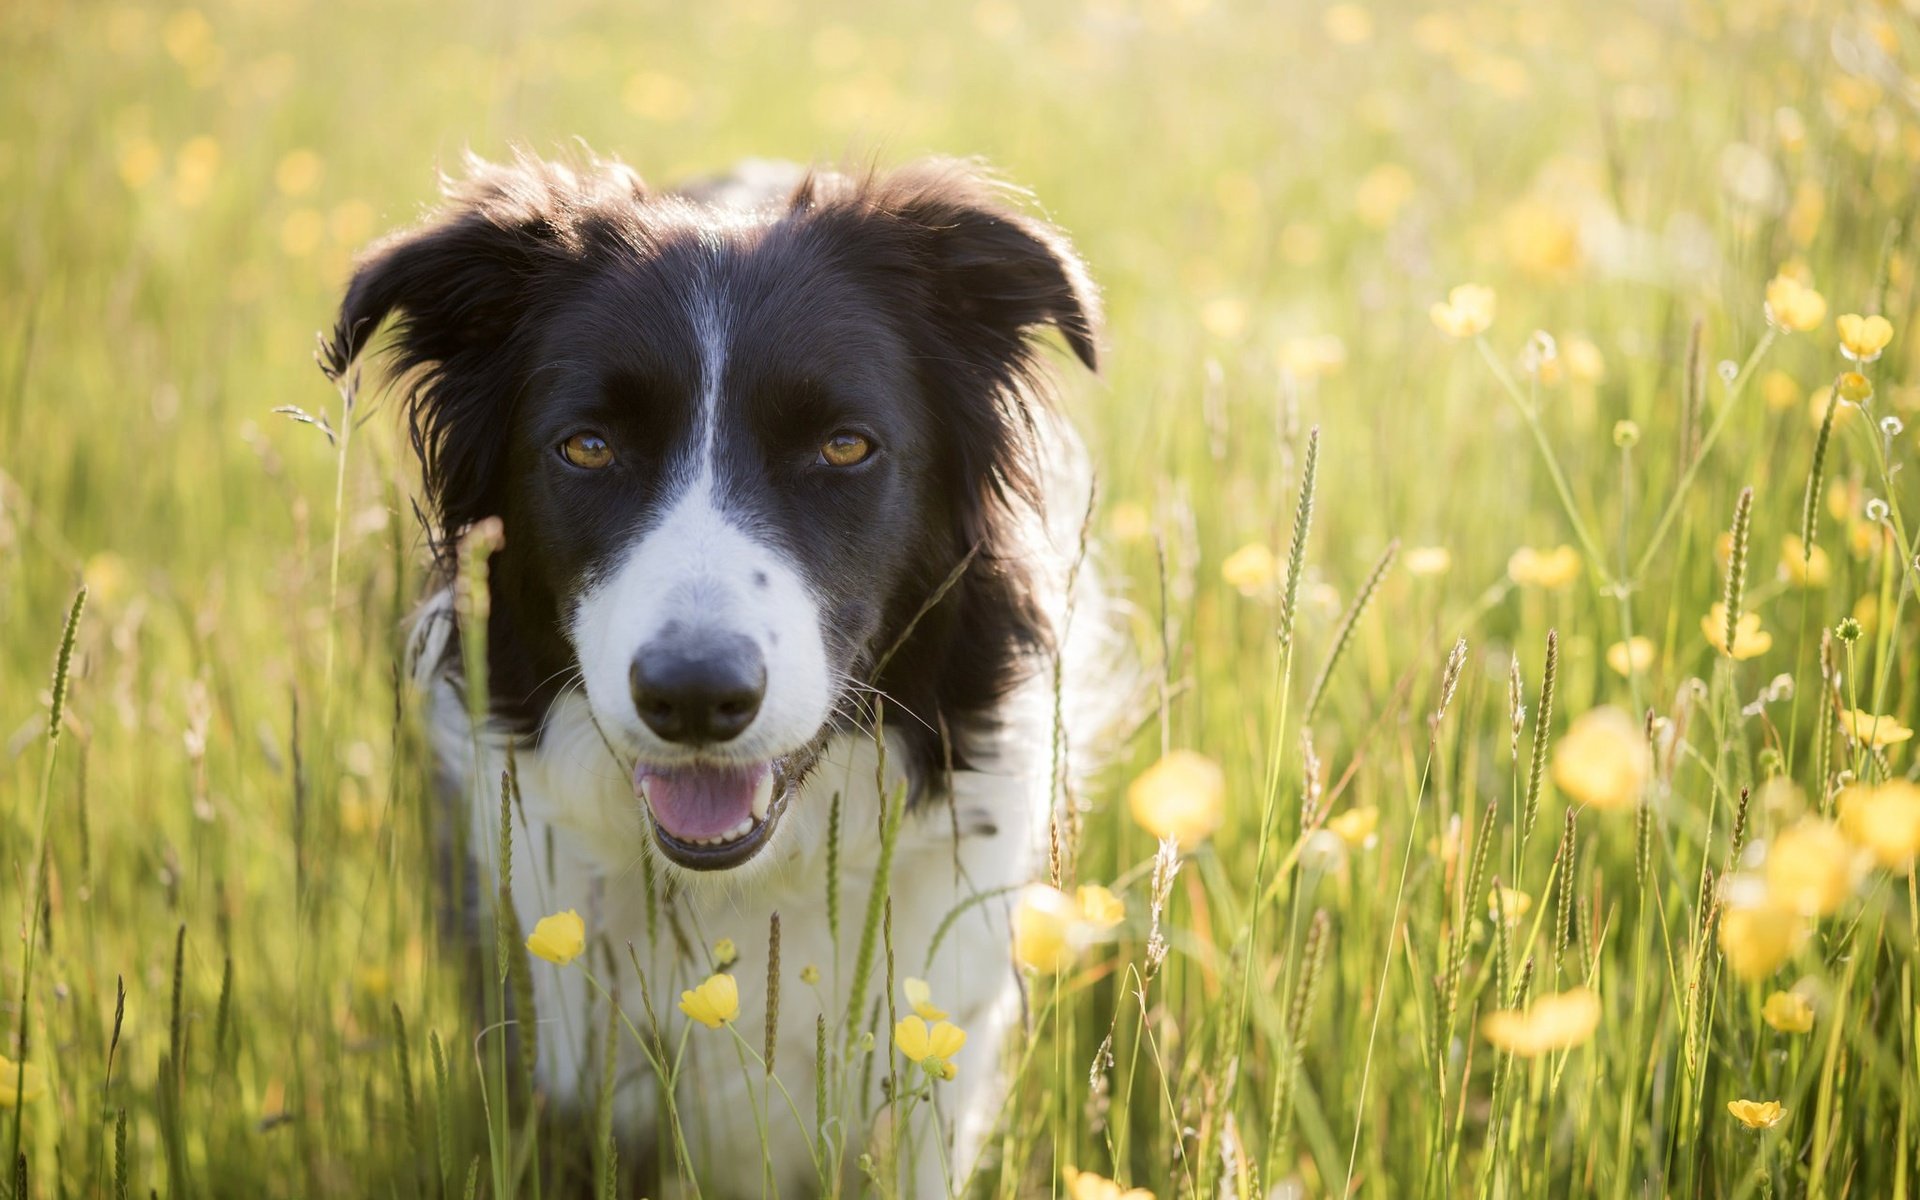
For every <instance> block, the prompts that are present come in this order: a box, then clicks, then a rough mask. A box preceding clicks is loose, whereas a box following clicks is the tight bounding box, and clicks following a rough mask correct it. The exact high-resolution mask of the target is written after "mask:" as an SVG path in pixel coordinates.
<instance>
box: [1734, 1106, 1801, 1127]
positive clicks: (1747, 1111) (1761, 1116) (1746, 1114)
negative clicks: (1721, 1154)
mask: <svg viewBox="0 0 1920 1200" xmlns="http://www.w3.org/2000/svg"><path fill="white" fill-rule="evenodd" d="M1727 1111H1728V1112H1730V1113H1732V1114H1733V1115H1734V1117H1735V1119H1737V1120H1738V1121H1739V1122H1740V1123H1741V1124H1742V1125H1745V1126H1746V1127H1747V1128H1748V1129H1772V1128H1773V1127H1774V1126H1775V1125H1778V1124H1779V1123H1780V1121H1781V1119H1782V1118H1784V1117H1785V1116H1786V1115H1787V1110H1786V1109H1784V1108H1781V1107H1780V1102H1779V1101H1778V1100H1729V1101H1727Z"/></svg>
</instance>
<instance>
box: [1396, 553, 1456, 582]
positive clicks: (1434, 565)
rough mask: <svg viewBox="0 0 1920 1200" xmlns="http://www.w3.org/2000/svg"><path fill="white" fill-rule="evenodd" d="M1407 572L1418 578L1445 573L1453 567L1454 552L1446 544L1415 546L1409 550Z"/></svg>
mask: <svg viewBox="0 0 1920 1200" xmlns="http://www.w3.org/2000/svg"><path fill="white" fill-rule="evenodd" d="M1406 563H1407V574H1409V575H1412V576H1414V577H1415V578H1418V579H1425V578H1427V577H1429V576H1433V575H1445V574H1446V573H1447V572H1448V571H1450V570H1452V569H1453V554H1452V553H1451V552H1450V551H1448V549H1447V548H1446V547H1445V546H1415V547H1414V548H1413V549H1411V550H1409V551H1407V558H1406Z"/></svg>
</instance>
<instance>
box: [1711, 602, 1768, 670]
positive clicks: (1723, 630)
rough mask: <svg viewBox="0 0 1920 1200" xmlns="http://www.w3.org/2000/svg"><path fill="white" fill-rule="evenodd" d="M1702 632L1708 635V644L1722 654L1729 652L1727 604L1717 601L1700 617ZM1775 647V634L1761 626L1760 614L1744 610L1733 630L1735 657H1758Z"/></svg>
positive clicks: (1733, 654) (1733, 653) (1732, 652)
mask: <svg viewBox="0 0 1920 1200" xmlns="http://www.w3.org/2000/svg"><path fill="white" fill-rule="evenodd" d="M1700 632H1702V633H1704V634H1706V635H1707V644H1708V645H1710V646H1712V647H1713V648H1714V649H1715V650H1718V651H1719V652H1720V653H1722V654H1727V653H1729V651H1728V650H1727V606H1726V605H1725V604H1724V603H1721V602H1719V601H1715V603H1714V606H1713V607H1712V608H1710V609H1708V610H1707V615H1706V616H1704V617H1701V618H1700ZM1771 649H1773V635H1772V634H1771V633H1768V632H1767V631H1766V630H1764V629H1762V628H1760V614H1759V613H1757V612H1743V613H1741V614H1740V624H1739V625H1738V626H1737V627H1735V629H1734V631H1733V650H1732V651H1731V652H1730V653H1731V654H1732V656H1733V657H1734V658H1735V659H1748V658H1758V657H1760V656H1761V655H1762V654H1765V653H1766V652H1767V651H1769V650H1771Z"/></svg>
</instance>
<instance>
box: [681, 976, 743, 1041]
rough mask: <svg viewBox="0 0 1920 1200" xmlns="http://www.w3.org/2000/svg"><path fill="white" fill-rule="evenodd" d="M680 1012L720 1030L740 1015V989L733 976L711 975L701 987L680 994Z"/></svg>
mask: <svg viewBox="0 0 1920 1200" xmlns="http://www.w3.org/2000/svg"><path fill="white" fill-rule="evenodd" d="M680 1011H681V1012H683V1013H685V1014H687V1015H688V1016H689V1017H692V1018H693V1019H694V1020H696V1021H698V1022H700V1023H701V1024H702V1025H705V1026H706V1027H707V1028H708V1029H718V1028H720V1027H721V1026H722V1025H725V1024H726V1023H727V1022H728V1021H731V1020H733V1019H734V1018H735V1017H737V1016H739V1015H740V987H739V985H738V984H736V983H734V982H733V976H731V975H709V976H707V981H706V982H705V983H703V984H701V985H700V986H699V987H697V988H694V989H693V990H692V991H690V992H681V993H680Z"/></svg>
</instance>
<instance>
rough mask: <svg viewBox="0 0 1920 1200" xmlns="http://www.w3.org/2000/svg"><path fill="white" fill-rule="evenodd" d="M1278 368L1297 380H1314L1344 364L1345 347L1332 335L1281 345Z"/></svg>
mask: <svg viewBox="0 0 1920 1200" xmlns="http://www.w3.org/2000/svg"><path fill="white" fill-rule="evenodd" d="M1278 357H1279V359H1280V366H1281V367H1282V368H1283V369H1284V370H1286V371H1287V372H1289V373H1290V374H1292V375H1293V377H1294V378H1296V379H1317V378H1319V377H1320V376H1322V375H1331V374H1333V373H1334V372H1335V371H1338V370H1339V369H1340V368H1341V367H1344V366H1346V365H1347V344H1346V343H1345V342H1343V341H1341V340H1340V339H1339V338H1338V337H1336V336H1335V335H1333V334H1331V333H1321V334H1315V335H1314V336H1312V337H1290V338H1288V339H1287V340H1285V341H1283V342H1281V343H1280V350H1279V355H1278Z"/></svg>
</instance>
